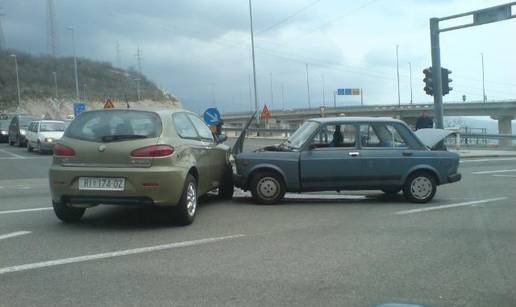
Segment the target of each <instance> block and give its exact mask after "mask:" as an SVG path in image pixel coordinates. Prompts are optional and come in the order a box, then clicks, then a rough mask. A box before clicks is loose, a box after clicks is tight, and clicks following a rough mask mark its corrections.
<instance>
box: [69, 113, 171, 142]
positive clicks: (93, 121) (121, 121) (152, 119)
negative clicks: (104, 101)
mask: <svg viewBox="0 0 516 307" xmlns="http://www.w3.org/2000/svg"><path fill="white" fill-rule="evenodd" d="M160 134H161V119H160V117H159V116H158V115H157V114H156V113H152V112H146V111H129V110H113V111H93V112H87V113H84V114H81V116H79V117H77V118H76V119H75V120H74V121H72V123H71V124H70V126H69V127H68V129H67V130H66V134H65V135H66V136H67V137H70V138H74V139H79V140H84V141H92V142H113V141H123V140H131V139H141V138H155V137H158V136H159V135H160Z"/></svg>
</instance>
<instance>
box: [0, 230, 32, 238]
mask: <svg viewBox="0 0 516 307" xmlns="http://www.w3.org/2000/svg"><path fill="white" fill-rule="evenodd" d="M29 233H31V232H30V231H25V230H22V231H16V232H11V233H7V234H5V235H0V240H4V239H9V238H13V237H18V236H23V235H28V234H29Z"/></svg>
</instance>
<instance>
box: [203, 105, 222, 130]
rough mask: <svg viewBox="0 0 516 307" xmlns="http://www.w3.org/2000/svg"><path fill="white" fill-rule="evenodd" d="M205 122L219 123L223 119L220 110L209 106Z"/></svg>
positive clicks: (205, 114)
mask: <svg viewBox="0 0 516 307" xmlns="http://www.w3.org/2000/svg"><path fill="white" fill-rule="evenodd" d="M203 118H204V122H205V123H206V124H207V125H209V126H212V125H217V124H219V123H220V122H221V121H222V118H221V116H220V112H219V110H217V108H208V109H206V111H204V116H203Z"/></svg>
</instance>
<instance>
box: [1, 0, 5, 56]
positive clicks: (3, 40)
mask: <svg viewBox="0 0 516 307" xmlns="http://www.w3.org/2000/svg"><path fill="white" fill-rule="evenodd" d="M4 16H5V14H4V13H3V12H2V8H1V7H0V50H3V49H5V48H6V43H5V35H4V29H3V27H2V17H4Z"/></svg>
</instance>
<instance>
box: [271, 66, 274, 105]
mask: <svg viewBox="0 0 516 307" xmlns="http://www.w3.org/2000/svg"><path fill="white" fill-rule="evenodd" d="M270 76H271V109H272V108H273V107H274V92H273V90H272V73H270Z"/></svg>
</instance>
